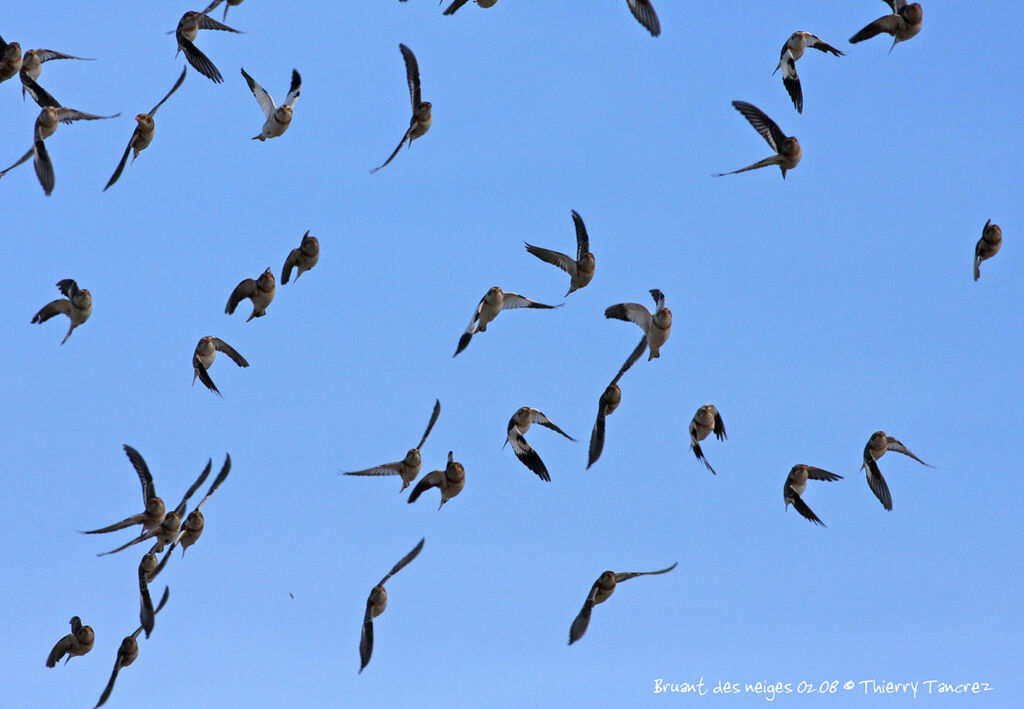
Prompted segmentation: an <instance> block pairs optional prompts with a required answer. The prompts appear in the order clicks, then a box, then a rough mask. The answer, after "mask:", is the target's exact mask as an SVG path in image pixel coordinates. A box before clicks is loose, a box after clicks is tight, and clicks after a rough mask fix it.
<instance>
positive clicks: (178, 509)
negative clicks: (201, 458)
mask: <svg viewBox="0 0 1024 709" xmlns="http://www.w3.org/2000/svg"><path fill="white" fill-rule="evenodd" d="M212 468H213V461H212V460H207V461H206V467H205V468H203V472H201V473H199V477H198V478H196V481H195V482H194V483H192V485H191V487H189V489H188V490H186V491H185V496H184V497H183V498H181V502H180V503H178V506H177V507H176V508H175V512H177V513H178V516H179V517H184V516H185V506H186V505H187V504H188V501H189V499H190V498H191V497H192V496H193V495H194V494H196V490H198V489H199V486H200V485H202V484H203V483H204V482H206V478H207V476H208V475H209V474H210V470H211V469H212Z"/></svg>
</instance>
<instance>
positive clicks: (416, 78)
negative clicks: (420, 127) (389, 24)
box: [398, 44, 422, 113]
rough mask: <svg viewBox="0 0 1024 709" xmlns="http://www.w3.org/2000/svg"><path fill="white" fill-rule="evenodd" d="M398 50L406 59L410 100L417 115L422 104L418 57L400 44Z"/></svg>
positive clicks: (406, 76) (406, 75)
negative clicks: (418, 107)
mask: <svg viewBox="0 0 1024 709" xmlns="http://www.w3.org/2000/svg"><path fill="white" fill-rule="evenodd" d="M398 48H399V49H400V50H401V52H402V58H403V59H405V79H406V81H407V82H408V83H409V99H410V100H411V101H412V110H413V113H415V112H416V107H417V106H419V105H420V104H421V103H422V101H420V65H419V64H418V63H417V62H416V55H415V54H413V53H412V50H411V49H409V48H408V47H406V46H405V45H404V44H399V45H398Z"/></svg>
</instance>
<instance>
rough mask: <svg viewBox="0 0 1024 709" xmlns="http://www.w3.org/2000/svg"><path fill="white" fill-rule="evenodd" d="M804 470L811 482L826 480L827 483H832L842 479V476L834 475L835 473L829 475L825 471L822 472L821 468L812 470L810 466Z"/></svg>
mask: <svg viewBox="0 0 1024 709" xmlns="http://www.w3.org/2000/svg"><path fill="white" fill-rule="evenodd" d="M806 468H807V477H808V478H810V479H811V480H827V481H829V482H833V481H835V480H842V479H843V476H842V475H836V474H835V473H830V472H828V471H827V470H822V469H821V468H814V467H811V466H810V465H808V466H806Z"/></svg>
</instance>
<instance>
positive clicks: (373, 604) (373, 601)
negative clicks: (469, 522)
mask: <svg viewBox="0 0 1024 709" xmlns="http://www.w3.org/2000/svg"><path fill="white" fill-rule="evenodd" d="M426 541H427V540H426V537H424V538H423V539H420V543H419V544H417V545H416V546H415V547H413V550H412V551H410V552H409V553H408V554H406V555H405V556H403V557H402V558H401V560H400V561H399V562H398V563H397V564H395V565H394V566H393V567H392V568H391V571H389V572H388V573H387V575H386V576H385V577H384V578H382V579H381V580H380V583H378V584H377V585H376V586H374V587H373V588H372V589H371V590H370V595H369V597H368V598H367V599H366V613H364V614H363V628H362V632H361V633H360V635H359V671H360V672H362V671H363V669H364V668H365V667H366V665H368V664H369V662H370V656H371V655H373V619H374V618H376V617H377V616H379V615H380V614H381V613H383V612H384V609H385V608H387V607H388V592H387V591H386V590H385V589H384V584H385V583H387V582H388V579H390V578H391V577H392V576H394V575H395V574H397V573H398V572H399V571H401V570H402V569H403V568H404V567H405V566H406V565H407V564H408V563H409V562H410V561H412V560H413V559H415V558H416V557H417V556H418V555H419V553H420V551H422V549H423V544H424V543H425V542H426Z"/></svg>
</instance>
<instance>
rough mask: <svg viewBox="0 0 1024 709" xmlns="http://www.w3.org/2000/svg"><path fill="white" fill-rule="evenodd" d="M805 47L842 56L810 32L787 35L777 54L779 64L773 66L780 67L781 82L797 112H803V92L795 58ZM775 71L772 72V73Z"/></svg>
mask: <svg viewBox="0 0 1024 709" xmlns="http://www.w3.org/2000/svg"><path fill="white" fill-rule="evenodd" d="M807 47H811V48H812V49H817V50H818V51H819V52H822V53H824V54H832V55H833V56H837V57H841V56H843V53H842V52H840V51H839V50H838V49H836V48H835V47H833V46H832V45H831V44H827V43H826V42H823V41H822V40H820V39H818V38H817V37H815V36H814V35H813V34H811V33H810V32H794V33H793V34H791V35H790V36H789V39H787V40H786V43H785V44H784V45H782V53H781V54H780V55H779V64H778V66H776V67H775V71H778V70H779V69H782V83H783V85H784V86H785V87H786V91H787V92H789V97H790V98H791V99H793V106H794V107H795V108H796V112H797V113H803V112H804V92H803V89H801V88H800V77H799V76H798V75H797V73H796V60H797V59H799V58H800V57H802V56H803V55H804V50H805V49H806V48H807ZM775 71H773V72H772V74H773V75H774V74H775Z"/></svg>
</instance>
